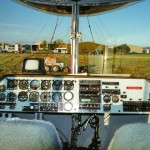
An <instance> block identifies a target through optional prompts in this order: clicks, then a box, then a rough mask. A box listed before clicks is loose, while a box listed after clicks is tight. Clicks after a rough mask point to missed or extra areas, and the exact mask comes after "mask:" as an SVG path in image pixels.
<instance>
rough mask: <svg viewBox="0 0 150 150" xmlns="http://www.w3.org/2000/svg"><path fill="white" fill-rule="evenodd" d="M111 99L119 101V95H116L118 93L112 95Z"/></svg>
mask: <svg viewBox="0 0 150 150" xmlns="http://www.w3.org/2000/svg"><path fill="white" fill-rule="evenodd" d="M112 101H113V102H114V103H117V102H119V96H118V95H113V96H112Z"/></svg>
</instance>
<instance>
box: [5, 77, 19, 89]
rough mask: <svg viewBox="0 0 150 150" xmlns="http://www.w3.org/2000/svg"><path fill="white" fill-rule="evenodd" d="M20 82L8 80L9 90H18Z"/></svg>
mask: <svg viewBox="0 0 150 150" xmlns="http://www.w3.org/2000/svg"><path fill="white" fill-rule="evenodd" d="M17 84H18V80H11V79H8V80H7V89H8V90H16V89H17Z"/></svg>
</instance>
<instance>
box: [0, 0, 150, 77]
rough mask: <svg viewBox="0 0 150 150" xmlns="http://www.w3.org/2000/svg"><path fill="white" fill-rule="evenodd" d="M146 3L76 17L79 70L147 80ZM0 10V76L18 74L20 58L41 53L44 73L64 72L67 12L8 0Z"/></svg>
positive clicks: (149, 17) (149, 69)
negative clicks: (42, 9) (62, 12)
mask: <svg viewBox="0 0 150 150" xmlns="http://www.w3.org/2000/svg"><path fill="white" fill-rule="evenodd" d="M149 5H150V1H148V0H145V1H142V2H140V3H137V4H135V5H131V6H129V7H125V8H122V9H119V10H115V11H112V12H109V13H104V14H97V15H94V16H87V17H80V18H79V31H80V33H78V36H79V37H78V41H79V47H78V52H79V56H78V67H79V69H78V71H79V73H84V72H87V73H88V74H101V75H116V76H120V75H127V76H128V75H129V76H131V77H141V78H147V79H150V67H149V66H150V38H149V37H150V30H149V27H150V15H149V14H150V9H149ZM0 14H1V15H0V77H2V76H3V75H7V74H22V69H23V61H24V59H25V58H34V59H35V58H42V59H43V60H44V67H45V73H46V74H48V75H53V74H54V75H67V74H69V73H70V71H71V69H72V68H71V67H70V65H71V59H72V58H71V55H72V52H71V49H72V44H71V35H70V33H71V31H70V26H71V17H66V16H57V15H54V14H47V13H44V12H41V11H38V10H34V9H32V8H30V7H26V6H23V5H20V4H18V3H15V2H14V1H11V0H5V1H3V2H1V5H0ZM2 14H3V15H2ZM57 48H63V49H64V50H56V49H57Z"/></svg>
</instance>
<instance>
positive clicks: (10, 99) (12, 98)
mask: <svg viewBox="0 0 150 150" xmlns="http://www.w3.org/2000/svg"><path fill="white" fill-rule="evenodd" d="M16 98H17V96H16V94H15V93H14V92H10V93H8V94H7V102H15V101H16Z"/></svg>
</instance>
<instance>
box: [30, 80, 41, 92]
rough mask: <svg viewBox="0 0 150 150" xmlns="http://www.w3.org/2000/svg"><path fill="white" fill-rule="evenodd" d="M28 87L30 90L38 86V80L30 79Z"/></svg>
mask: <svg viewBox="0 0 150 150" xmlns="http://www.w3.org/2000/svg"><path fill="white" fill-rule="evenodd" d="M30 87H31V89H32V90H37V89H38V88H39V87H40V82H39V81H38V80H32V81H31V82H30Z"/></svg>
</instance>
